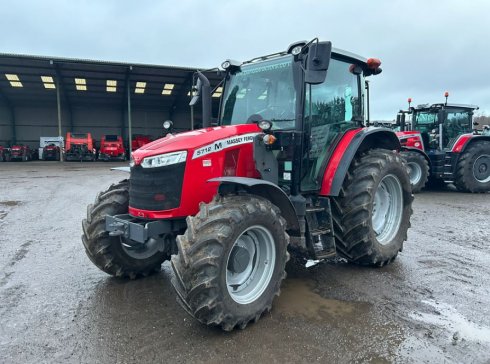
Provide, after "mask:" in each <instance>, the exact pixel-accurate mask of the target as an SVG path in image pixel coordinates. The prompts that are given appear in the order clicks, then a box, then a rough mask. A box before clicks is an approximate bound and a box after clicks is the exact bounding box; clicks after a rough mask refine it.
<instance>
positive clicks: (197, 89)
mask: <svg viewBox="0 0 490 364" xmlns="http://www.w3.org/2000/svg"><path fill="white" fill-rule="evenodd" d="M201 88H202V82H201V80H200V79H199V78H198V79H197V82H196V84H195V85H192V91H191V93H192V99H191V101H190V102H189V106H194V105H196V104H197V102H198V101H199V98H200V97H201Z"/></svg>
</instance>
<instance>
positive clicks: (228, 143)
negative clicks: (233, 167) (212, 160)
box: [192, 133, 259, 159]
mask: <svg viewBox="0 0 490 364" xmlns="http://www.w3.org/2000/svg"><path fill="white" fill-rule="evenodd" d="M257 134H259V133H249V134H243V135H239V136H234V137H231V138H226V139H221V140H217V141H215V142H213V143H211V144H208V145H205V146H204V147H201V148H199V149H196V150H195V151H194V154H193V155H192V159H196V158H200V157H203V156H205V155H207V154H210V153H214V152H218V151H220V150H223V149H226V148H230V147H233V146H235V145H240V144H245V143H252V142H253V140H254V137H255V136H256V135H257Z"/></svg>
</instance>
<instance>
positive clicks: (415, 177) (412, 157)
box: [401, 151, 429, 193]
mask: <svg viewBox="0 0 490 364" xmlns="http://www.w3.org/2000/svg"><path fill="white" fill-rule="evenodd" d="M401 155H402V157H403V158H405V160H406V161H407V167H408V175H409V177H410V184H411V185H412V193H417V192H420V190H421V189H422V188H424V187H425V184H426V183H427V180H428V178H429V163H428V162H427V159H425V158H424V156H423V155H422V154H420V153H418V152H408V151H407V152H402V153H401Z"/></svg>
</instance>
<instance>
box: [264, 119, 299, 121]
mask: <svg viewBox="0 0 490 364" xmlns="http://www.w3.org/2000/svg"><path fill="white" fill-rule="evenodd" d="M295 120H296V119H270V121H295Z"/></svg>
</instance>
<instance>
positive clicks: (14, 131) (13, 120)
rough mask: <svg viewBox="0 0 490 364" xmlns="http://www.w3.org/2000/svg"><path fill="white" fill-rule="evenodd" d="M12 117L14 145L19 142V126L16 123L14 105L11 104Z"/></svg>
mask: <svg viewBox="0 0 490 364" xmlns="http://www.w3.org/2000/svg"><path fill="white" fill-rule="evenodd" d="M9 111H10V118H11V122H12V145H15V144H17V130H16V129H17V127H16V125H15V110H14V108H13V107H12V106H9Z"/></svg>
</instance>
